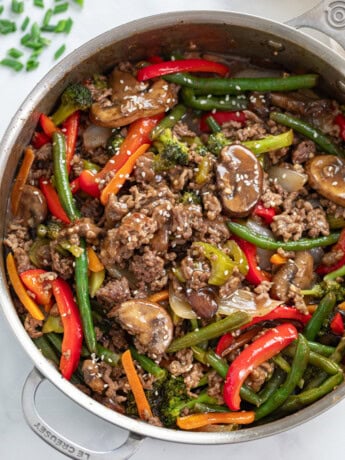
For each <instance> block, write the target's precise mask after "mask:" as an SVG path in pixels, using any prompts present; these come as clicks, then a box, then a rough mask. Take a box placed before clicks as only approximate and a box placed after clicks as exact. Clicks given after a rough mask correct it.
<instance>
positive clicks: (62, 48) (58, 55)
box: [54, 45, 66, 60]
mask: <svg viewBox="0 0 345 460" xmlns="http://www.w3.org/2000/svg"><path fill="white" fill-rule="evenodd" d="M65 51H66V45H61V46H60V48H59V49H57V50H56V51H55V54H54V59H55V60H57V59H59V57H60V56H62V54H63V53H64V52H65Z"/></svg>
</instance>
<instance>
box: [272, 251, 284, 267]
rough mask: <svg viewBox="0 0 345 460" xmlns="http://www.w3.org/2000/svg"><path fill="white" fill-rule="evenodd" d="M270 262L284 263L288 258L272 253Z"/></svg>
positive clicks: (275, 263)
mask: <svg viewBox="0 0 345 460" xmlns="http://www.w3.org/2000/svg"><path fill="white" fill-rule="evenodd" d="M270 262H271V264H274V265H284V264H285V263H286V262H287V258H286V257H284V256H281V255H280V254H277V253H276V254H273V255H272V257H271V258H270Z"/></svg>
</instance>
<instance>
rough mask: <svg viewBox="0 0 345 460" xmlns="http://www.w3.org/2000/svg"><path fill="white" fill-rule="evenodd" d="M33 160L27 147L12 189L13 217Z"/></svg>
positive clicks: (30, 150) (31, 153)
mask: <svg viewBox="0 0 345 460" xmlns="http://www.w3.org/2000/svg"><path fill="white" fill-rule="evenodd" d="M34 159H35V154H34V152H33V150H32V149H31V148H30V147H28V148H27V149H26V150H25V153H24V159H23V162H22V164H21V167H20V169H19V172H18V175H17V177H16V180H15V182H14V186H13V188H12V193H11V210H12V214H13V215H14V216H15V215H16V214H17V212H18V209H19V203H20V199H21V197H22V193H23V188H24V185H25V184H26V181H27V180H28V176H29V173H30V169H31V166H32V163H33V162H34Z"/></svg>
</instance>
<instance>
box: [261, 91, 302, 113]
mask: <svg viewBox="0 0 345 460" xmlns="http://www.w3.org/2000/svg"><path fill="white" fill-rule="evenodd" d="M270 99H271V103H272V105H274V106H276V107H280V108H282V109H284V110H287V111H288V112H292V113H297V114H299V115H303V114H304V112H305V108H306V100H305V98H303V96H301V95H300V94H299V93H271V94H270Z"/></svg>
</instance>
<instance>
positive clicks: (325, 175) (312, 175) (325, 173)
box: [306, 155, 345, 206]
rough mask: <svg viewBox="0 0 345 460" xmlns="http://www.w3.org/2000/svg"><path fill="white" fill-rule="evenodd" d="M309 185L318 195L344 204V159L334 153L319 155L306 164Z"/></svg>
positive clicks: (341, 204)
mask: <svg viewBox="0 0 345 460" xmlns="http://www.w3.org/2000/svg"><path fill="white" fill-rule="evenodd" d="M306 172H307V174H308V180H309V185H310V186H311V187H312V188H313V189H314V190H316V191H317V192H318V193H320V195H322V196H324V197H325V198H328V199H329V200H331V201H333V202H334V203H336V204H338V205H340V206H345V180H344V178H345V160H344V159H343V158H339V157H336V156H335V155H319V156H316V157H315V158H313V159H312V160H310V161H308V163H307V165H306Z"/></svg>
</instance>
